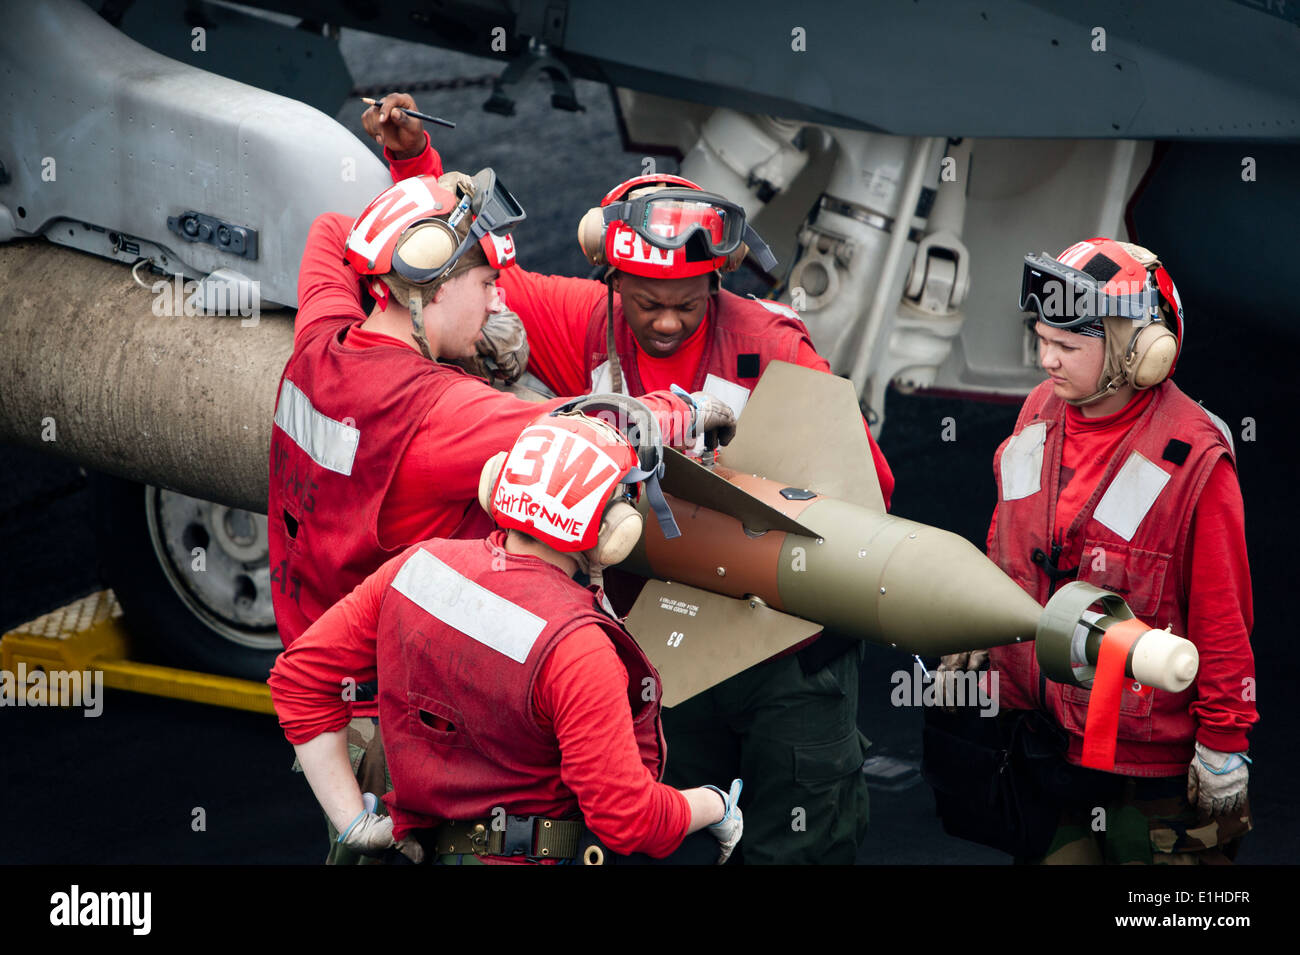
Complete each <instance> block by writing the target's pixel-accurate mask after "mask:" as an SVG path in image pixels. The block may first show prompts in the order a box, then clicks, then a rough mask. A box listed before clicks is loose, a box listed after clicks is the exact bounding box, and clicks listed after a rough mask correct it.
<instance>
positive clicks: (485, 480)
mask: <svg viewBox="0 0 1300 955" xmlns="http://www.w3.org/2000/svg"><path fill="white" fill-rule="evenodd" d="M509 456H510V452H509V451H498V452H497V453H496V454H494V455H492V457H490V458H488V459H487V461H486V462H485V463H484V465H483V470H482V471H480V472H479V475H478V503H479V507H481V508H483V510H485V511H487V512H488V514H489V515H491V513H492V489H493V488H495V487H496V486H497V477H498V476H500V474H501V469H502V468H503V467H505V463H506V458H508V457H509Z"/></svg>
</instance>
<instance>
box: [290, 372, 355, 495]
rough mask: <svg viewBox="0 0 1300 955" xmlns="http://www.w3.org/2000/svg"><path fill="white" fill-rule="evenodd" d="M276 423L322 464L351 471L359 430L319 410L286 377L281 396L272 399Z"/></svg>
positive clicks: (332, 468)
mask: <svg viewBox="0 0 1300 955" xmlns="http://www.w3.org/2000/svg"><path fill="white" fill-rule="evenodd" d="M275 423H276V424H277V425H279V426H280V429H281V430H282V431H283V432H284V433H285V434H287V435H288V436H289V438H290V440H291V441H293V443H294V444H296V445H298V447H300V448H302V449H303V450H304V451H306V452H307V456H308V457H309V458H311V459H312V460H313V461H315V462H316V463H317V464H319V465H320V466H321V467H323V468H328V469H329V470H331V471H337V472H338V473H339V474H348V475H350V474H351V473H352V462H353V461H354V460H356V456H357V445H358V444H360V443H361V431H360V430H358V429H357V428H354V427H352V425H348V424H344V423H343V422H342V421H335V420H334V419H333V418H328V417H326V416H325V415H323V414H321V413H320V412H319V411H317V410H316V409H315V407H313V406H312V403H311V399H310V398H308V397H307V396H306V395H304V394H303V393H302V392H301V391H299V390H298V387H297V386H296V385H295V384H294V383H293V382H292V381H290V380H289V379H288V378H286V379H285V380H284V384H283V385H281V386H280V398H279V400H278V401H276V403H275Z"/></svg>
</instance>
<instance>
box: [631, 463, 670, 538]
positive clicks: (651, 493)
mask: <svg viewBox="0 0 1300 955" xmlns="http://www.w3.org/2000/svg"><path fill="white" fill-rule="evenodd" d="M663 471H664V463H663V462H662V461H660V462H659V466H658V467H656V468H655V469H654V470H652V471H644V470H642V469H641V468H633V469H632V470H631V471H629V472H628V473H627V476H626V477H625V478H623V481H624V482H625V483H626V482H629V481H630V482H633V483H635V482H637V481H644V482H645V494H646V500H648V501H649V502H650V510H652V511H654V513H655V517H656V518H657V519H658V521H659V530H661V531H662V532H663V535H664V540H672V539H673V538H675V537H681V536H682V532H681V529H680V528H679V527H678V526H677V520H676V518H674V517H673V510H672V508H671V507H669V506H668V499H667V498H666V497H664V490H663V488H662V487H660V486H659V477H660V475H661V474H663Z"/></svg>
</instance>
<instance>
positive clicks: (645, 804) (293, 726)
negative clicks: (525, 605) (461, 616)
mask: <svg viewBox="0 0 1300 955" xmlns="http://www.w3.org/2000/svg"><path fill="white" fill-rule="evenodd" d="M493 540H494V541H495V542H496V543H497V544H500V543H501V542H502V541H503V540H504V534H502V533H501V532H499V531H498V532H496V534H495V535H494V537H493ZM413 549H414V548H412V549H411V550H413ZM411 550H407V551H405V552H403V553H402V554H399V555H398V556H396V557H394V558H392V559H390V560H388V561H387V562H386V563H385V564H384V565H383V566H382V567H380V568H379V570H378V571H376V572H375V573H374V574H371V575H370V576H369V577H367V578H366V579H365V580H364V581H363V582H362V583H361V584H360V585H358V586H357V588H356V589H355V590H353V591H352V593H350V594H348V595H347V596H346V597H344V598H343V599H342V600H341V601H339V602H338V603H337V604H335V605H334V606H333V607H331V608H330V609H329V610H328V611H326V612H325V614H324V615H322V616H321V618H320V619H319V620H317V621H316V623H314V624H313V625H312V626H311V627H310V628H308V630H307V632H306V633H304V634H303V635H302V636H301V637H299V638H298V639H297V640H296V641H294V643H293V645H292V646H291V647H289V649H287V650H286V651H285V652H284V653H282V654H281V655H280V657H279V659H278V660H277V661H276V664H275V667H274V669H273V670H272V671H271V677H270V680H269V681H268V682H269V683H270V686H271V696H272V699H273V700H274V702H275V709H276V713H277V714H278V715H279V718H280V725H281V727H283V729H284V734H285V736H286V737H287V738H288V740H289V742H291V743H305V742H307V741H308V740H311V739H314V738H315V737H316V736H318V735H320V734H321V733H328V732H334V731H336V730H339V729H342V728H343V727H344V726H346V725H347V722H348V718H349V711H348V705H347V703H345V702H344V701H343V699H342V694H341V693H340V687H341V686H344V685H346V684H345V683H344V680H346V679H349V678H350V679H353V680H356V681H357V682H365V681H367V680H373V679H375V678H376V676H377V675H378V674H377V672H376V663H375V661H376V645H377V642H378V641H379V640H393V639H396V636H395V635H394V634H392V633H386V632H385V633H381V632H379V631H378V621H379V611H380V607H381V605H382V602H383V600H384V596H385V594H386V593H387V592H388V589H389V586H390V585H391V583H392V581H393V578H394V577H395V576H396V575H397V572H398V570H399V569H400V568H401V566H402V564H403V563H404V562H405V561H406V559H407V558H408V557H409V556H410V553H411ZM516 556H517V555H516ZM521 559H528V560H533V559H536V558H521ZM556 573H562V571H560V570H559V569H558V568H557V569H556ZM627 683H628V677H627V669H626V668H625V667H624V666H623V664H622V662H621V661H620V660H619V659H618V655H617V653H615V651H614V647H613V645H612V644H611V643H610V642H609V639H608V638H607V637H606V636H605V635H604V634H603V633H602V632H601V631H600V629H599V628H598V627H594V626H586V627H581V628H579V629H577V630H575V631H574V632H573V633H571V634H569V635H568V636H567V637H565V638H564V639H563V640H561V641H560V642H559V643H558V644H556V646H555V648H554V649H553V650H552V652H551V654H550V656H549V657H548V658H547V659H546V661H545V662H544V663H543V664H542V666H541V668H540V669H539V671H538V676H537V681H536V684H535V686H534V691H533V700H532V704H533V711H534V714H535V717H536V720H537V725H538V726H539V727H541V728H542V729H543V730H545V731H547V732H553V733H554V734H555V738H556V740H557V742H558V744H559V749H560V766H559V772H560V776H561V778H562V779H563V781H564V784H565V785H566V786H568V787H569V789H571V790H572V791H573V793H574V795H575V796H576V797H577V799H578V805H579V806H580V808H581V809H582V814H583V818H584V820H585V821H586V823H587V825H588V826H589V827H590V828H591V829H592V831H593V832H595V833H596V834H597V835H598V836H600V838H601V839H602V840H603V841H604V842H605V844H606V845H608V846H609V847H610V848H611V849H613V850H614V851H615V852H622V853H628V852H646V853H648V854H650V855H653V856H657V857H663V856H665V855H668V854H669V853H670V852H672V851H673V850H674V849H676V848H677V846H679V845H680V844H681V841H682V839H684V838H685V836H686V830H687V829H688V828H689V825H690V817H691V813H690V805H689V803H687V801H686V797H685V796H683V795H682V794H681V793H680V792H678V791H677V790H676V789H674V788H672V787H671V786H665V785H664V784H662V783H659V782H656V781H655V779H654V777H653V776H652V775H651V773H650V771H649V770H648V769H646V767H645V765H644V764H643V763H642V762H641V757H640V755H639V754H638V751H637V744H636V738H635V735H634V733H633V729H632V711H631V708H630V706H629V705H628V698H627V690H628V687H627Z"/></svg>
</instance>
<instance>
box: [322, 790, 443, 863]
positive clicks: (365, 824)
mask: <svg viewBox="0 0 1300 955" xmlns="http://www.w3.org/2000/svg"><path fill="white" fill-rule="evenodd" d="M362 802H363V803H364V805H365V808H364V809H362V810H361V812H359V813H357V816H356V818H355V819H353V820H352V823H351V825H349V826H348V827H347V829H345V830H344V831H343V832H340V833H339V838H338V841H339V844H340V845H344V846H347V847H348V848H349V849H352V850H354V851H356V852H360V853H361V854H362V855H368V856H378V855H383V853H384V850H386V849H397V850H398V851H399V852H401V853H402V855H404V856H406V857H407V858H408V859H410V860H411V861H412V862H415V863H419V862H422V861H423V860H424V849H423V847H421V846H420V844H419V843H418V842H415V841H414V840H411V839H403V840H402V841H401V842H400V843H399V842H396V841H394V839H393V818H392V817H391V816H381V815H378V814H377V813H376V812H375V810H376V809H378V808H379V799H378V797H376V796H375V794H374V793H365V794H364V795H363V796H362Z"/></svg>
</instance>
